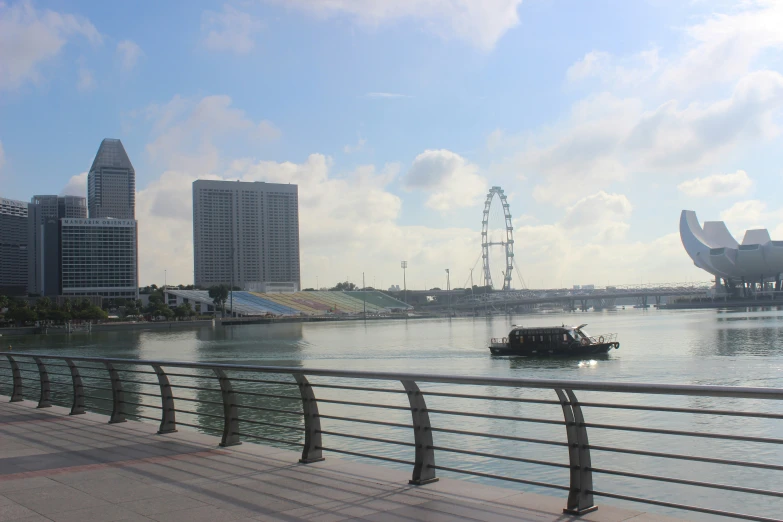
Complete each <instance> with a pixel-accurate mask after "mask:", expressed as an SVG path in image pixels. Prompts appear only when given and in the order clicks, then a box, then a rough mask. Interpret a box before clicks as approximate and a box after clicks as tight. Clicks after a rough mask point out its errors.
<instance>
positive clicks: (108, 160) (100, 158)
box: [90, 138, 135, 173]
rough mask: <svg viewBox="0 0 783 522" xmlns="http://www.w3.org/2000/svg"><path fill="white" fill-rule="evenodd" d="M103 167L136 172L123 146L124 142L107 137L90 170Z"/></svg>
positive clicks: (99, 148)
mask: <svg viewBox="0 0 783 522" xmlns="http://www.w3.org/2000/svg"><path fill="white" fill-rule="evenodd" d="M101 167H114V168H117V169H129V170H132V171H134V173H135V170H134V169H133V165H132V164H131V161H130V158H129V157H128V153H127V152H125V147H123V146H122V142H121V141H120V140H118V139H112V138H106V139H104V140H103V141H102V142H101V146H100V147H98V153H97V154H96V155H95V159H94V160H93V162H92V167H90V171H93V170H98V169H99V168H101Z"/></svg>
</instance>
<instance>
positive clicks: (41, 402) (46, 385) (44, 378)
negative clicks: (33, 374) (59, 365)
mask: <svg viewBox="0 0 783 522" xmlns="http://www.w3.org/2000/svg"><path fill="white" fill-rule="evenodd" d="M33 360H34V361H35V364H36V365H37V366H38V375H40V377H41V397H40V398H39V399H38V407H39V408H51V407H52V401H51V399H50V398H49V394H50V391H51V385H50V382H49V372H47V371H46V366H45V365H44V363H43V361H42V360H41V358H40V357H33Z"/></svg>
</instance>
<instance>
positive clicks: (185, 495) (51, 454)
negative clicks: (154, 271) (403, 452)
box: [0, 397, 674, 522]
mask: <svg viewBox="0 0 783 522" xmlns="http://www.w3.org/2000/svg"><path fill="white" fill-rule="evenodd" d="M0 401H2V402H0V522H10V521H20V522H21V521H25V522H35V521H50V520H51V521H56V522H77V521H78V522H91V521H95V522H113V521H129V522H133V521H153V520H154V521H158V522H180V521H181V522H201V521H204V522H219V521H224V520H225V521H236V522H241V521H251V520H252V521H288V522H296V521H305V520H307V521H314V522H315V521H319V522H332V521H338V520H355V521H375V522H414V521H428V522H440V521H447V520H455V521H499V522H506V521H508V522H511V521H516V522H519V521H522V522H527V521H530V522H533V521H535V522H550V521H558V522H566V521H569V520H584V521H602V522H622V521H629V522H650V521H653V520H660V521H664V520H669V521H673V520H674V519H667V518H666V517H662V516H657V515H650V514H645V513H641V512H638V511H629V510H625V509H618V508H614V507H609V506H601V507H600V508H599V509H598V511H595V512H593V513H590V514H587V515H585V516H582V517H579V518H575V517H571V516H567V515H564V514H562V508H563V505H564V503H565V501H564V499H563V498H554V497H547V496H543V495H536V494H532V493H520V492H518V491H515V490H511V489H504V488H497V487H490V486H484V485H480V484H475V483H471V482H463V481H459V480H450V479H441V480H440V481H439V482H437V483H434V484H429V485H427V486H420V487H416V486H409V485H408V478H409V476H408V473H405V472H402V471H398V470H393V469H386V468H383V467H380V466H370V465H365V464H359V463H356V462H350V461H345V460H341V459H339V458H334V457H332V456H328V457H327V459H326V460H325V461H324V462H319V463H314V464H308V465H302V464H298V463H297V460H298V457H299V454H298V453H297V452H293V451H287V450H281V449H276V448H271V447H267V446H262V445H257V444H251V443H246V444H243V445H240V446H234V447H231V448H219V447H218V445H217V443H218V439H217V438H215V437H210V436H207V435H202V434H199V433H196V432H194V431H185V430H181V431H179V432H178V433H172V434H167V435H157V434H156V428H157V426H156V425H154V424H151V423H143V422H134V421H129V422H126V423H122V424H111V425H110V424H107V417H105V416H101V415H96V414H91V413H87V414H85V415H77V416H69V415H68V410H66V409H64V408H59V407H52V408H48V409H40V410H39V409H36V408H35V406H36V403H34V402H30V401H24V402H17V403H9V402H5V401H7V398H5V397H0Z"/></svg>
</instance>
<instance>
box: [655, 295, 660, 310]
mask: <svg viewBox="0 0 783 522" xmlns="http://www.w3.org/2000/svg"><path fill="white" fill-rule="evenodd" d="M660 306H661V296H659V295H656V296H655V307H656V308H660Z"/></svg>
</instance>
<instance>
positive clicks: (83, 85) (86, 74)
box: [76, 67, 95, 92]
mask: <svg viewBox="0 0 783 522" xmlns="http://www.w3.org/2000/svg"><path fill="white" fill-rule="evenodd" d="M76 87H77V88H78V89H79V90H80V91H81V92H87V91H91V90H92V89H93V88H94V87H95V78H94V77H93V75H92V71H91V70H89V69H87V68H86V67H81V68H80V69H79V81H78V82H76Z"/></svg>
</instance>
